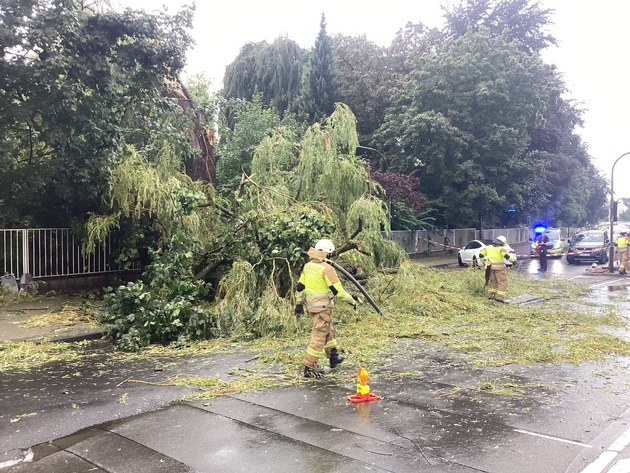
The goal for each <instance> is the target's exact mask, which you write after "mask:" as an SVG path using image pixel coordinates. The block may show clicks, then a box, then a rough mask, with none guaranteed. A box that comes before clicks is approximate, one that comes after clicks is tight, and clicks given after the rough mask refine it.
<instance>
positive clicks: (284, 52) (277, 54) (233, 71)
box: [223, 37, 305, 117]
mask: <svg viewBox="0 0 630 473" xmlns="http://www.w3.org/2000/svg"><path fill="white" fill-rule="evenodd" d="M304 55H305V52H304V51H303V50H302V48H300V46H299V45H298V44H297V43H296V42H295V41H291V40H290V39H288V38H284V37H279V38H278V39H276V40H275V41H274V42H273V43H272V44H268V43H267V42H266V41H262V42H259V43H248V44H246V45H245V46H243V47H242V48H241V51H240V53H239V55H238V56H237V57H236V58H235V59H234V61H232V63H231V64H229V65H228V66H227V67H226V69H225V75H224V78H223V84H224V90H223V96H224V97H225V98H227V99H244V100H248V101H251V100H254V97H255V96H256V95H257V94H260V100H261V101H262V103H263V104H264V105H265V106H267V107H273V108H274V109H275V110H276V111H277V112H278V113H279V114H280V116H281V117H282V116H284V114H285V112H287V111H288V110H289V109H290V108H291V105H293V104H294V100H295V98H296V97H297V95H298V94H299V92H300V81H301V79H302V70H303V67H304Z"/></svg>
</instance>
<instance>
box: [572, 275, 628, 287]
mask: <svg viewBox="0 0 630 473" xmlns="http://www.w3.org/2000/svg"><path fill="white" fill-rule="evenodd" d="M571 279H575V278H571ZM622 281H628V280H627V279H625V278H617V279H613V280H610V281H606V282H598V283H595V284H589V286H588V288H589V289H594V288H596V287H598V286H614V285H615V283H618V282H622Z"/></svg>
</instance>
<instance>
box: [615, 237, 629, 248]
mask: <svg viewBox="0 0 630 473" xmlns="http://www.w3.org/2000/svg"><path fill="white" fill-rule="evenodd" d="M628 243H629V242H628V238H627V237H625V236H620V237H619V238H617V239H616V240H615V246H616V247H617V248H619V249H621V248H628Z"/></svg>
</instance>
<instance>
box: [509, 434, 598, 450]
mask: <svg viewBox="0 0 630 473" xmlns="http://www.w3.org/2000/svg"><path fill="white" fill-rule="evenodd" d="M514 432H519V433H521V434H527V435H533V436H534V437H542V438H544V439H549V440H557V441H558V442H564V443H570V444H572V445H579V446H580V447H586V448H593V447H592V446H591V445H588V444H585V443H582V442H575V441H573V440H567V439H561V438H560V437H553V436H551V435H545V434H537V433H536V432H530V431H529V430H522V429H514Z"/></svg>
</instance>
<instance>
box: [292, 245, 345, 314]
mask: <svg viewBox="0 0 630 473" xmlns="http://www.w3.org/2000/svg"><path fill="white" fill-rule="evenodd" d="M308 256H309V258H310V261H309V262H308V263H306V264H305V265H304V269H302V274H300V280H299V282H298V285H297V291H296V294H295V298H296V301H297V303H298V304H304V303H306V309H307V310H308V311H309V312H319V311H321V310H322V309H324V308H328V307H334V305H335V302H334V300H335V297H339V298H340V299H341V300H343V301H345V302H347V303H348V304H351V305H354V304H355V301H354V299H353V298H352V296H351V295H350V294H349V293H348V292H346V290H345V289H344V288H343V286H342V285H341V281H340V280H339V276H337V271H335V268H333V267H332V266H331V265H330V264H328V263H326V262H325V261H324V260H325V259H326V253H325V252H324V251H321V250H316V249H315V248H311V249H310V250H308Z"/></svg>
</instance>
